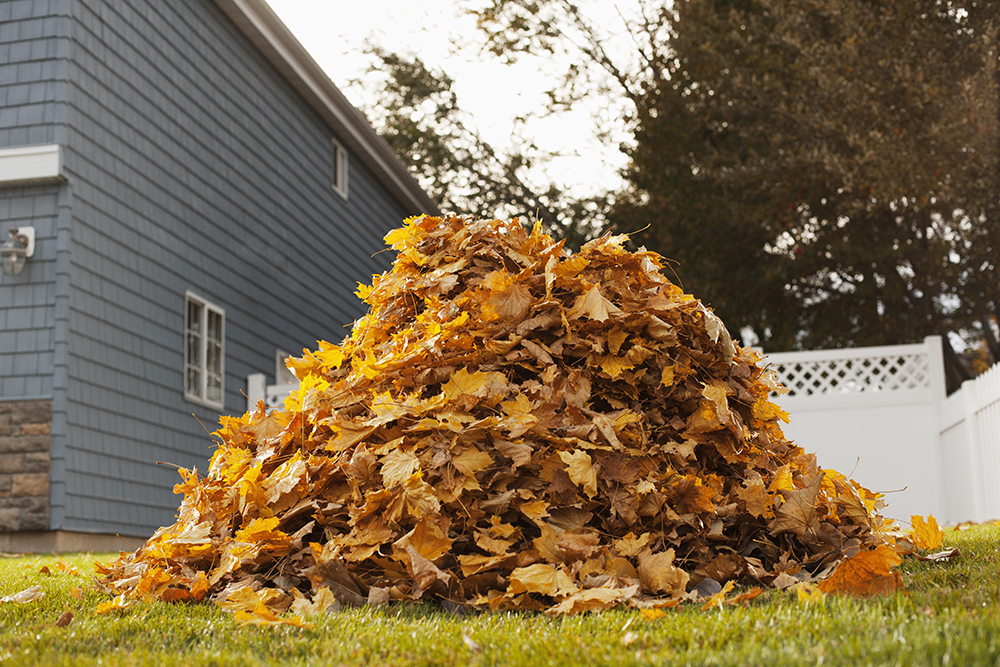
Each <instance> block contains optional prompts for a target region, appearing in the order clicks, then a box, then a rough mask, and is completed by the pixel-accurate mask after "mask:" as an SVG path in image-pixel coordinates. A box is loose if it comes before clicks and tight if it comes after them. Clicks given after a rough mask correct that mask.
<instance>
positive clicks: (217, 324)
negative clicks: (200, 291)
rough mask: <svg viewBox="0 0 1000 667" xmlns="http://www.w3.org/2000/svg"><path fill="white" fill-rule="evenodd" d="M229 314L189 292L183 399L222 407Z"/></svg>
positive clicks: (185, 330)
mask: <svg viewBox="0 0 1000 667" xmlns="http://www.w3.org/2000/svg"><path fill="white" fill-rule="evenodd" d="M225 324H226V314H225V312H224V311H223V310H222V309H221V308H219V307H218V306H214V305H212V304H210V303H209V302H207V301H205V300H204V299H201V298H199V297H197V296H195V295H193V294H191V293H188V295H187V299H186V315H185V325H184V398H186V399H188V400H191V401H197V402H199V403H204V404H206V405H209V406H211V407H213V408H222V407H223V405H222V404H223V400H222V394H223V378H224V377H225V375H224V373H225V365H224V363H223V362H224V355H225V341H226V334H225Z"/></svg>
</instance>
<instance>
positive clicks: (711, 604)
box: [701, 581, 736, 611]
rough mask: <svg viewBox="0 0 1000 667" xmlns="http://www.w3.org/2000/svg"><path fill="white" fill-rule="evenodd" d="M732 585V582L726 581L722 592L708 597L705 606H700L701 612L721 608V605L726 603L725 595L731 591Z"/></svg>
mask: <svg viewBox="0 0 1000 667" xmlns="http://www.w3.org/2000/svg"><path fill="white" fill-rule="evenodd" d="M735 585H736V584H734V583H733V582H732V581H727V582H726V585H725V586H723V587H722V590H721V591H719V592H718V593H715V594H713V595H710V596H709V598H708V600H706V601H705V604H703V605H702V606H701V610H702V611H708V610H709V609H714V608H716V607H718V608H720V609H721V608H722V604H723V603H724V602H725V601H726V593H728V592H729V591H731V590H733V587H734V586H735Z"/></svg>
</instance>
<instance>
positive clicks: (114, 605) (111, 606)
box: [94, 594, 131, 615]
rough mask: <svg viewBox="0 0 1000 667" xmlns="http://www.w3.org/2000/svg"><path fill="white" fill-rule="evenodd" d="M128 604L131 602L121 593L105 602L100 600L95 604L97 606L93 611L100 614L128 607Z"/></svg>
mask: <svg viewBox="0 0 1000 667" xmlns="http://www.w3.org/2000/svg"><path fill="white" fill-rule="evenodd" d="M130 605H131V603H130V602H129V601H128V600H126V599H125V595H124V594H122V595H119V596H118V597H116V598H113V599H111V600H108V601H107V602H102V603H101V604H99V605H97V607H96V608H95V609H94V613H95V614H98V615H100V614H107V613H108V612H111V611H122V610H124V609H128V608H129V606H130Z"/></svg>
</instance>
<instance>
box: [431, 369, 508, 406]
mask: <svg viewBox="0 0 1000 667" xmlns="http://www.w3.org/2000/svg"><path fill="white" fill-rule="evenodd" d="M441 391H442V393H443V394H444V396H445V398H447V399H448V400H455V399H458V398H460V397H473V398H486V397H502V396H503V395H504V394H505V393H506V391H507V377H506V376H505V375H504V374H503V373H498V372H496V371H490V372H488V373H484V372H482V371H476V372H474V373H470V372H469V371H468V369H467V368H461V369H459V370H458V371H456V372H455V373H454V374H453V375H452V376H451V378H450V379H449V380H448V382H446V383H445V384H444V385H442V386H441Z"/></svg>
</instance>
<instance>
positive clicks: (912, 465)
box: [247, 336, 1000, 523]
mask: <svg viewBox="0 0 1000 667" xmlns="http://www.w3.org/2000/svg"><path fill="white" fill-rule="evenodd" d="M765 363H767V364H769V366H770V367H771V368H772V369H773V370H774V371H775V373H776V374H777V376H778V378H779V380H780V381H781V382H782V384H784V385H785V386H787V387H788V388H789V389H790V391H789V393H788V394H785V395H783V396H779V397H775V398H774V399H773V400H774V401H775V402H776V403H778V404H779V405H781V406H782V407H783V408H784V409H785V410H787V411H788V412H789V414H790V415H791V419H790V423H789V424H787V425H786V426H785V434H786V435H787V436H788V437H789V438H790V439H792V440H793V441H795V442H796V444H798V445H799V446H800V447H802V448H803V449H805V450H806V451H808V452H816V454H817V458H818V461H819V464H820V466H821V467H824V468H833V469H835V470H838V471H840V472H843V473H845V474H848V475H850V476H851V477H853V478H855V479H857V480H858V481H859V482H860V483H861V484H864V485H865V486H867V487H868V488H870V489H873V490H875V491H880V492H884V493H886V500H887V501H888V507H887V508H886V510H885V514H886V515H887V516H890V517H892V518H895V519H901V520H908V519H909V517H910V515H911V514H920V515H923V516H926V515H927V514H934V516H935V517H937V518H938V519H939V520H941V521H945V522H948V523H957V522H960V521H970V520H972V521H982V520H986V519H991V518H1000V365H998V366H996V367H994V368H993V369H992V370H990V371H989V372H987V373H986V374H984V375H982V376H980V377H979V378H977V379H975V380H970V381H969V382H966V383H965V384H963V385H962V389H961V390H960V391H959V392H957V393H956V394H953V395H952V396H949V397H948V398H947V400H946V399H945V380H944V359H943V356H942V352H941V339H940V337H938V336H928V337H927V338H926V339H924V342H923V343H919V344H916V345H888V346H880V347H866V348H852V349H846V350H819V351H810V352H783V353H777V354H769V355H767V356H766V358H765ZM294 388H295V385H294V384H281V385H267V383H266V376H265V375H264V374H262V373H258V374H254V375H250V376H248V377H247V409H248V410H251V409H253V408H255V407H256V405H257V401H258V400H261V399H263V400H264V404H265V405H266V406H267V407H268V408H274V407H277V406H279V405H280V404H281V402H282V400H283V399H284V398H285V396H287V395H288V393H289V392H290V391H291V390H292V389H294Z"/></svg>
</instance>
